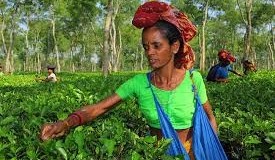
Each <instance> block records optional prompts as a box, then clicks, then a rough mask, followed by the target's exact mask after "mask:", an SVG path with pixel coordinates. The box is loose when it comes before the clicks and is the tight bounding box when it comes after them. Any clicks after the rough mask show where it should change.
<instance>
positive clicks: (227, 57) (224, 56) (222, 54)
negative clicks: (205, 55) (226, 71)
mask: <svg viewBox="0 0 275 160" xmlns="http://www.w3.org/2000/svg"><path fill="white" fill-rule="evenodd" d="M218 57H219V60H220V61H230V62H236V58H235V57H234V56H232V55H231V53H230V52H229V51H227V50H225V49H222V50H220V51H219V52H218Z"/></svg>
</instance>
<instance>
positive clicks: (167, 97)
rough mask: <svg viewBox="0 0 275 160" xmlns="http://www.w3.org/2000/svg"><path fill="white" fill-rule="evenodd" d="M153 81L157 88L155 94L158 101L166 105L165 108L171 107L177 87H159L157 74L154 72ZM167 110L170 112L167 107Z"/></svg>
mask: <svg viewBox="0 0 275 160" xmlns="http://www.w3.org/2000/svg"><path fill="white" fill-rule="evenodd" d="M152 82H153V84H154V85H155V86H154V88H156V89H155V95H156V97H157V99H158V101H159V102H160V103H161V104H162V106H165V107H164V109H165V108H170V107H171V103H172V100H173V99H174V94H175V93H176V89H177V88H174V87H169V88H173V89H171V90H165V89H163V88H161V87H158V86H157V85H156V84H157V83H156V75H155V74H153V77H152ZM160 90H161V91H160ZM162 92H166V93H167V94H168V95H166V94H165V97H163V96H161V95H160V94H163V93H162ZM161 97H162V98H161ZM165 111H166V112H168V110H166V109H165Z"/></svg>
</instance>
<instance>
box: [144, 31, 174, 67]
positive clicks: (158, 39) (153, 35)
mask: <svg viewBox="0 0 275 160" xmlns="http://www.w3.org/2000/svg"><path fill="white" fill-rule="evenodd" d="M142 45H143V48H144V50H145V55H146V57H147V59H148V62H149V64H150V66H151V67H152V68H153V69H158V68H161V67H163V66H165V65H167V64H168V63H172V64H173V65H174V55H175V54H176V53H177V52H178V49H179V42H175V43H174V44H172V45H170V44H169V41H168V39H166V38H165V37H164V36H163V35H162V33H161V32H160V30H159V29H158V28H156V27H150V28H146V29H145V30H143V33H142Z"/></svg>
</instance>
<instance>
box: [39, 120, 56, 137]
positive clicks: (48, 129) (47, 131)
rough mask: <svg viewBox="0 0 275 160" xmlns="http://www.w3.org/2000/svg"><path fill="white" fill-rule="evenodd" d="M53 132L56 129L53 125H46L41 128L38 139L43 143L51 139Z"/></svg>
mask: <svg viewBox="0 0 275 160" xmlns="http://www.w3.org/2000/svg"><path fill="white" fill-rule="evenodd" d="M55 132H56V128H55V126H54V125H53V124H46V125H44V126H43V127H42V130H41V136H40V138H41V139H42V140H43V141H45V140H48V139H50V138H52V135H53V134H55Z"/></svg>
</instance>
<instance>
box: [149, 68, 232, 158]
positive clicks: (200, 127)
mask: <svg viewBox="0 0 275 160" xmlns="http://www.w3.org/2000/svg"><path fill="white" fill-rule="evenodd" d="M190 75H191V79H192V71H190ZM147 79H148V81H149V87H150V89H151V91H152V94H153V98H154V101H155V105H156V107H157V112H158V116H159V120H160V125H161V131H162V134H163V137H164V138H168V139H172V142H171V144H170V146H169V148H168V150H167V153H168V155H171V156H177V155H184V159H185V160H189V159H190V157H189V155H188V153H187V152H186V150H185V148H184V147H183V145H182V143H181V141H180V140H179V137H178V135H177V132H176V131H175V129H174V128H173V126H172V124H171V122H170V120H169V117H168V116H167V114H165V112H164V110H163V109H162V107H161V105H160V103H159V102H158V100H157V98H156V96H155V94H154V92H153V89H152V86H151V82H150V73H147ZM192 82H193V79H192ZM192 87H193V92H194V94H195V100H196V105H195V107H196V108H195V113H194V117H193V137H192V149H193V153H194V156H195V159H197V160H227V157H226V155H225V152H224V150H223V148H222V146H221V144H220V141H219V139H218V136H217V135H216V133H215V131H214V129H213V128H212V126H211V124H210V122H209V119H208V117H207V116H206V114H205V112H204V109H203V106H202V104H201V101H200V98H199V96H198V94H197V91H196V87H195V85H194V82H193V85H192Z"/></svg>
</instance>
